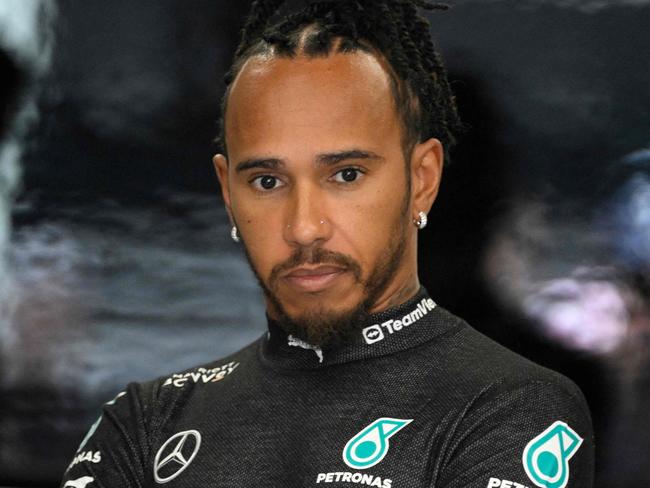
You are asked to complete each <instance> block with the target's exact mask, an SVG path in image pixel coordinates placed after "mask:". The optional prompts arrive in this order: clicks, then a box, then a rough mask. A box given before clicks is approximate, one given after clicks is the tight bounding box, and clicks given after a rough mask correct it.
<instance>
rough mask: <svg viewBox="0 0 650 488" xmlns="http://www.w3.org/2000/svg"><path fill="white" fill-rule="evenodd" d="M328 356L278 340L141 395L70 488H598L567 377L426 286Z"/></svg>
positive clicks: (117, 409)
mask: <svg viewBox="0 0 650 488" xmlns="http://www.w3.org/2000/svg"><path fill="white" fill-rule="evenodd" d="M363 325H364V328H363V330H362V331H360V332H359V334H358V337H356V340H355V341H354V342H353V343H350V344H346V345H344V346H338V347H336V348H331V349H325V350H320V349H318V348H315V347H313V346H311V345H309V344H306V343H304V342H302V341H300V340H297V339H295V338H293V337H292V336H287V335H286V334H285V333H284V332H283V331H282V330H281V329H280V328H279V327H278V326H277V324H275V323H273V322H272V321H269V332H268V333H267V334H265V335H264V336H263V337H261V338H260V339H259V340H257V341H256V342H254V343H253V344H250V345H249V346H247V347H245V348H244V349H242V350H241V351H239V352H236V353H235V354H233V355H231V356H229V357H226V358H224V359H221V360H218V361H214V362H212V363H209V364H206V365H204V366H202V367H198V368H194V369H191V370H187V371H185V372H182V373H178V374H174V375H172V376H170V377H163V378H160V379H157V380H153V381H148V382H144V383H130V384H129V385H128V386H127V387H126V389H125V391H124V392H121V393H120V394H119V395H118V396H117V398H115V399H114V400H112V401H111V402H109V403H108V404H106V405H105V406H104V407H103V413H102V416H101V417H100V419H98V421H97V422H96V423H95V424H94V425H93V427H92V428H91V430H90V432H89V433H88V435H87V436H86V438H85V439H84V441H83V442H82V445H81V446H80V448H79V450H78V451H77V453H76V455H75V456H74V458H73V460H72V463H71V464H70V466H69V468H68V469H67V471H66V472H65V476H64V480H63V482H62V484H61V486H62V487H81V488H85V487H88V488H107V487H111V488H132V487H156V486H161V485H165V487H169V488H172V487H174V488H176V487H178V488H185V487H187V488H200V487H316V486H323V487H324V488H327V487H332V488H333V487H346V488H355V487H366V486H376V487H383V488H390V487H393V488H402V487H409V488H415V487H439V488H443V487H444V488H452V487H454V488H461V487H462V488H497V487H498V488H522V487H528V488H534V487H535V486H540V487H548V488H564V487H565V486H568V487H570V488H587V487H591V486H592V480H593V458H594V453H593V450H594V440H593V433H592V426H591V419H590V414H589V410H588V408H587V405H586V403H585V400H584V398H583V395H582V393H581V392H580V390H579V389H578V388H577V387H576V386H575V385H574V384H573V383H572V382H571V381H570V380H568V379H567V378H565V377H564V376H561V375H560V374H558V373H555V372H553V371H550V370H548V369H545V368H543V367H541V366H538V365H536V364H534V363H532V362H530V361H528V360H527V359H524V358H523V357H521V356H519V355H517V354H515V353H513V352H511V351H509V350H507V349H505V348H504V347H502V346H500V345H499V344H497V343H495V342H494V341H492V340H491V339H489V338H487V337H485V336H484V335H482V334H480V333H479V332H477V331H476V330H475V329H473V328H472V327H470V326H469V325H468V324H467V323H466V322H464V321H463V320H462V319H460V318H458V317H457V316H455V315H453V314H452V313H450V312H449V311H447V310H445V309H444V308H442V307H440V306H437V305H436V304H435V303H434V302H433V300H431V298H429V296H428V295H427V292H426V290H425V289H424V288H422V289H421V290H420V291H419V293H418V294H417V295H416V296H415V297H413V298H412V299H410V300H408V301H407V302H406V303H403V304H402V305H400V306H398V307H395V308H392V309H389V310H386V311H383V312H380V313H377V314H374V315H372V316H371V318H370V320H369V321H368V323H367V324H363Z"/></svg>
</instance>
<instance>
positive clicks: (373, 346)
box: [260, 287, 460, 369]
mask: <svg viewBox="0 0 650 488" xmlns="http://www.w3.org/2000/svg"><path fill="white" fill-rule="evenodd" d="M267 322H268V333H267V334H266V336H264V337H263V338H262V339H261V344H260V354H261V358H262V361H263V362H265V363H268V364H269V365H270V366H273V367H277V368H282V369H317V368H323V367H327V366H330V365H334V364H341V363H347V362H351V361H358V360H361V359H369V358H374V357H379V356H383V355H386V354H391V353H395V352H397V351H401V350H404V349H409V348H411V347H414V346H417V345H419V344H422V343H424V342H427V341H429V340H432V339H434V338H435V337H438V336H439V335H441V334H444V333H445V332H448V331H449V330H451V329H455V328H457V327H458V326H460V321H459V319H458V318H457V317H455V316H454V315H452V314H451V313H449V312H448V311H446V310H445V309H443V308H441V307H440V306H438V305H437V304H436V303H435V302H434V301H433V300H432V299H431V297H430V296H429V294H428V293H427V291H426V289H425V288H424V287H420V289H419V291H418V292H417V293H416V294H415V295H414V296H413V297H412V298H410V299H409V300H407V301H405V302H403V303H402V304H400V305H397V306H395V307H392V308H389V309H386V310H383V311H381V312H377V313H374V314H371V315H369V316H368V317H367V319H366V320H365V321H364V322H363V323H362V324H359V327H358V332H356V333H355V335H354V336H353V337H352V339H351V340H350V341H349V342H346V343H345V344H341V345H337V346H332V347H327V348H325V347H324V348H319V347H317V346H312V345H311V344H308V343H306V342H304V341H302V340H300V339H297V338H294V337H293V336H291V335H288V334H287V333H286V332H285V331H284V330H283V329H282V328H280V326H279V325H278V324H277V323H276V322H275V321H273V320H272V319H270V318H269V317H268V316H267Z"/></svg>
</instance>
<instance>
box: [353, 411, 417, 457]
mask: <svg viewBox="0 0 650 488" xmlns="http://www.w3.org/2000/svg"><path fill="white" fill-rule="evenodd" d="M412 421H413V419H393V418H389V417H382V418H380V419H377V420H375V421H374V422H373V423H372V424H370V425H369V426H367V427H366V428H364V429H363V430H362V431H361V432H359V433H358V434H357V435H355V436H354V437H353V438H352V439H350V440H349V441H348V443H347V444H346V445H345V447H344V448H343V461H345V464H347V465H348V466H350V467H351V468H353V469H366V468H370V467H372V466H374V465H375V464H377V463H379V462H380V461H381V460H382V459H384V456H386V454H387V453H388V439H390V438H391V437H393V436H394V435H395V434H397V433H398V432H399V431H400V430H402V429H403V428H404V427H406V426H407V425H408V424H410V423H411V422H412Z"/></svg>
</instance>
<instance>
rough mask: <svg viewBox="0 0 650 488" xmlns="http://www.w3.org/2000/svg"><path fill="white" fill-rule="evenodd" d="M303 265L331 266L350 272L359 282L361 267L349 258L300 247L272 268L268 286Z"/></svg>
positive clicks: (320, 249)
mask: <svg viewBox="0 0 650 488" xmlns="http://www.w3.org/2000/svg"><path fill="white" fill-rule="evenodd" d="M303 264H312V265H314V264H333V265H336V266H339V267H341V268H344V269H345V270H346V271H350V272H351V273H352V275H353V276H354V278H355V280H356V281H358V282H361V266H360V265H359V263H357V262H356V261H355V260H354V259H352V258H351V257H350V256H347V255H345V254H342V253H339V252H335V251H330V250H328V249H323V248H320V247H317V248H309V247H301V248H298V249H296V251H295V252H294V253H293V254H292V255H291V256H289V258H288V259H286V260H285V261H283V262H281V263H280V264H276V265H275V266H274V267H273V269H272V270H271V274H270V276H269V284H270V285H271V286H273V284H274V283H277V280H278V279H279V278H280V276H281V275H282V274H284V273H286V272H287V271H290V270H291V269H293V268H296V267H298V266H301V265H303Z"/></svg>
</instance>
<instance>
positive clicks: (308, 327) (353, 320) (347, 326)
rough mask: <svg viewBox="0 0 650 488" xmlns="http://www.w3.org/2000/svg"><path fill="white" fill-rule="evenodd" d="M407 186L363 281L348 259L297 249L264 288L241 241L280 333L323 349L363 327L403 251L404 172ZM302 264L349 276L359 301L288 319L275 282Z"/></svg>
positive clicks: (406, 199) (318, 250) (321, 307)
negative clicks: (337, 270)
mask: <svg viewBox="0 0 650 488" xmlns="http://www.w3.org/2000/svg"><path fill="white" fill-rule="evenodd" d="M407 182H408V185H407V191H406V192H405V193H406V194H405V196H404V199H403V201H402V209H401V212H400V217H399V219H398V222H396V225H395V226H394V227H392V228H393V229H397V232H389V235H390V236H391V238H390V241H389V242H388V245H387V246H386V249H385V251H384V252H383V253H382V254H381V256H380V257H379V259H378V260H377V263H378V264H376V265H375V267H374V268H373V269H372V271H371V272H370V273H369V275H368V277H367V278H363V277H362V272H361V266H360V265H359V263H358V262H357V261H355V260H354V259H352V258H351V257H350V256H347V255H345V254H342V253H337V252H334V251H330V250H327V249H323V248H320V247H318V248H312V247H300V248H297V249H296V250H295V252H294V253H293V254H292V255H291V256H290V257H289V258H288V259H287V260H285V261H284V262H282V263H280V264H278V265H276V266H274V267H273V269H272V270H271V273H270V274H269V279H268V284H267V282H265V281H264V280H263V279H262V277H261V276H260V273H259V272H258V270H257V268H256V267H255V264H254V263H253V260H252V258H251V256H250V254H249V252H248V247H247V246H246V243H245V241H244V239H241V243H242V246H243V248H244V254H245V255H246V259H247V260H248V263H249V264H250V267H251V269H252V270H253V273H254V274H255V277H256V278H257V281H258V282H259V284H260V287H261V288H262V291H263V292H264V295H265V296H266V298H267V299H268V300H269V301H270V302H271V303H272V304H273V305H274V307H275V310H276V312H277V315H278V316H277V317H276V318H275V321H276V322H277V324H278V326H279V327H280V328H281V329H282V330H284V332H286V333H287V334H290V335H293V336H294V337H297V338H299V339H301V340H303V341H306V342H307V343H309V344H311V345H313V346H319V347H321V348H323V347H325V348H326V347H332V346H337V345H340V344H345V343H348V342H350V341H351V340H353V338H354V336H355V335H356V334H358V333H359V331H360V330H361V329H362V328H363V327H365V326H366V325H367V321H368V317H369V315H370V312H369V310H370V309H371V308H372V306H373V305H374V304H375V303H376V301H377V300H378V298H379V297H380V296H381V295H382V294H383V293H384V292H385V290H386V288H387V287H388V286H389V285H390V283H391V281H392V279H393V277H394V276H395V273H396V272H397V270H398V269H399V267H400V265H401V263H402V259H403V256H404V251H405V249H406V232H407V226H408V222H407V219H406V217H405V216H406V215H407V211H408V208H409V202H410V197H411V195H410V178H409V175H408V172H407ZM302 264H311V265H315V264H324V265H326V264H334V265H336V266H339V267H342V268H343V269H345V270H346V271H349V272H351V273H352V276H353V277H354V279H355V281H356V282H357V283H358V284H359V285H361V286H362V287H363V298H362V299H361V300H360V301H359V303H357V305H356V306H354V307H352V309H349V310H344V311H332V310H330V309H327V307H326V306H324V305H323V304H320V305H319V306H318V307H315V308H313V309H312V310H309V311H307V312H304V313H301V314H299V315H295V316H290V315H289V314H288V313H287V311H286V309H285V307H284V306H283V305H282V302H281V300H280V299H279V298H278V293H277V288H278V280H279V279H280V278H279V277H280V276H281V274H282V273H283V272H284V271H288V270H290V269H292V268H295V267H297V266H300V265H302Z"/></svg>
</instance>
